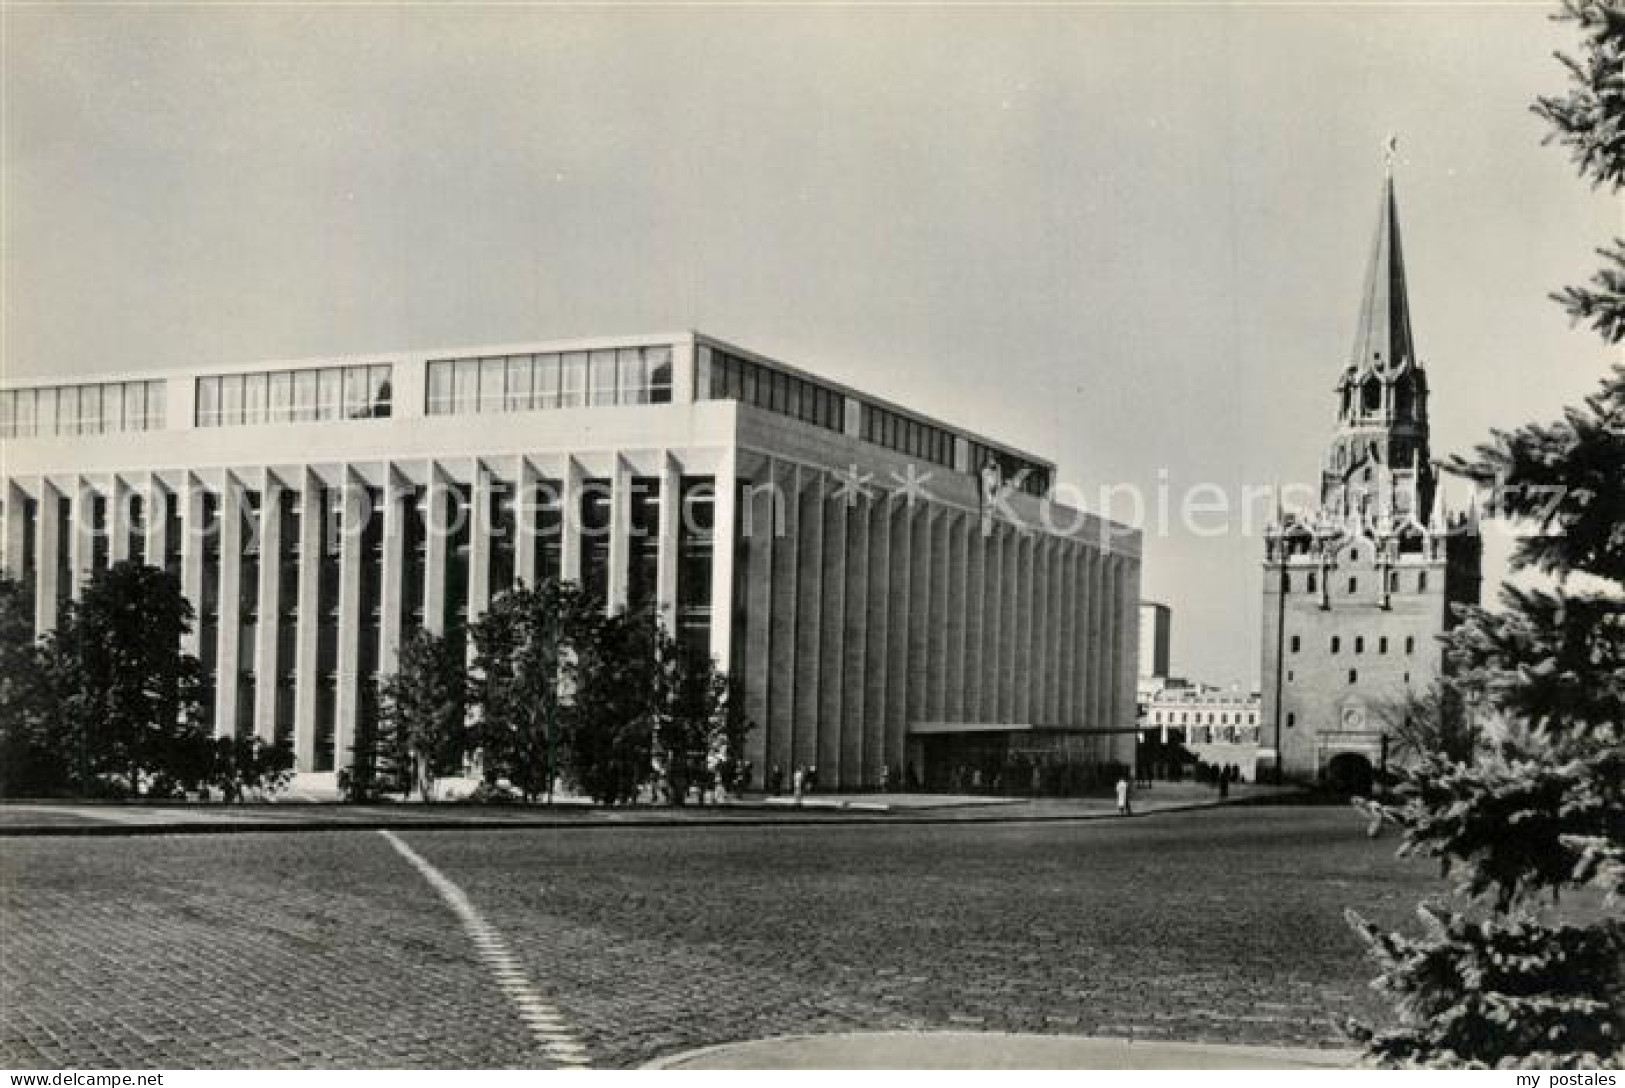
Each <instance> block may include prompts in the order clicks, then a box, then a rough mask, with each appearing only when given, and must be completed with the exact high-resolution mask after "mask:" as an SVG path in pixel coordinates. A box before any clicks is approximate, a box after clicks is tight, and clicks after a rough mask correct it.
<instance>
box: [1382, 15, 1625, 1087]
mask: <svg viewBox="0 0 1625 1088" xmlns="http://www.w3.org/2000/svg"><path fill="white" fill-rule="evenodd" d="M1558 18H1560V19H1563V20H1566V21H1569V22H1572V23H1574V24H1575V25H1576V26H1577V27H1578V29H1579V30H1580V32H1581V34H1582V49H1583V52H1582V54H1581V56H1580V57H1579V58H1578V59H1575V58H1563V62H1564V64H1565V66H1566V67H1567V69H1568V71H1569V74H1570V84H1569V90H1568V93H1567V94H1565V95H1563V96H1560V97H1550V98H1542V99H1541V100H1540V101H1539V102H1538V103H1537V104H1536V106H1535V112H1536V113H1537V114H1539V115H1540V116H1541V117H1543V118H1544V119H1545V120H1546V121H1547V122H1548V123H1549V124H1550V125H1551V126H1552V137H1551V138H1552V139H1553V140H1555V141H1556V142H1559V143H1561V144H1564V145H1566V146H1567V147H1568V148H1569V150H1570V151H1571V152H1572V154H1573V157H1574V161H1575V163H1576V164H1577V166H1578V168H1579V170H1580V173H1581V174H1582V175H1583V176H1584V177H1587V178H1589V179H1590V180H1592V181H1593V182H1594V183H1595V184H1596V185H1598V186H1600V187H1603V188H1605V189H1607V190H1609V191H1611V192H1614V193H1617V192H1618V191H1619V189H1620V187H1621V185H1622V183H1625V79H1622V78H1621V72H1622V71H1625V8H1622V7H1621V6H1620V5H1619V3H1618V2H1617V0H1572V2H1570V3H1568V4H1567V6H1565V7H1564V9H1563V11H1562V13H1561V14H1560V15H1559V16H1558ZM1601 255H1602V259H1603V262H1604V266H1603V268H1602V270H1601V271H1600V272H1598V273H1597V274H1596V275H1595V276H1594V277H1593V279H1592V280H1591V282H1590V283H1589V284H1588V285H1587V286H1584V287H1571V288H1568V289H1566V290H1564V291H1562V292H1561V293H1559V294H1558V295H1557V296H1556V297H1557V299H1558V301H1559V302H1560V303H1561V304H1562V305H1563V306H1564V307H1565V308H1566V309H1567V310H1568V312H1569V313H1570V315H1571V317H1572V318H1573V319H1574V321H1575V322H1576V323H1577V324H1584V325H1588V326H1589V327H1591V328H1592V329H1593V330H1595V331H1596V332H1598V333H1599V334H1600V335H1601V336H1602V337H1603V339H1604V340H1605V341H1606V342H1608V343H1609V344H1614V345H1617V344H1619V343H1621V341H1622V340H1625V244H1622V243H1621V242H1618V241H1616V242H1615V243H1614V245H1613V246H1612V247H1611V248H1607V249H1604V250H1602V251H1601ZM1454 467H1455V468H1456V469H1457V470H1458V471H1460V472H1463V473H1466V474H1469V475H1471V476H1474V477H1476V478H1478V479H1481V480H1484V481H1493V482H1494V483H1495V484H1496V485H1497V488H1498V491H1499V499H1500V502H1501V504H1502V509H1503V510H1504V512H1505V513H1506V514H1508V515H1509V516H1511V517H1513V518H1515V519H1518V520H1520V521H1522V522H1523V523H1524V524H1526V525H1527V526H1529V527H1530V528H1532V530H1533V531H1532V532H1531V533H1530V534H1529V535H1527V536H1526V537H1524V538H1523V539H1522V540H1521V541H1520V544H1519V547H1518V549H1517V551H1516V553H1515V555H1514V564H1515V565H1516V566H1518V567H1521V568H1532V569H1537V570H1540V571H1544V572H1546V573H1547V574H1548V575H1550V576H1551V577H1552V580H1553V582H1554V586H1553V587H1552V588H1544V589H1523V590H1520V589H1513V588H1507V589H1504V590H1503V591H1502V594H1501V602H1502V608H1501V609H1500V610H1499V611H1491V610H1488V609H1481V608H1473V609H1466V610H1464V612H1463V616H1462V622H1461V624H1460V625H1459V626H1458V627H1457V628H1456V629H1455V630H1454V631H1453V632H1452V633H1451V634H1450V636H1448V639H1447V644H1446V652H1447V653H1448V654H1449V656H1450V659H1451V661H1452V663H1453V665H1454V666H1455V670H1456V671H1455V673H1454V675H1453V676H1452V678H1451V680H1450V684H1451V685H1452V687H1453V688H1454V690H1455V691H1456V692H1457V693H1459V695H1460V697H1461V699H1462V700H1463V701H1464V703H1465V704H1466V705H1467V706H1468V707H1470V708H1472V710H1473V712H1474V713H1475V714H1477V715H1478V716H1479V717H1480V719H1481V720H1482V722H1483V723H1484V725H1485V727H1486V730H1487V736H1488V740H1489V744H1488V746H1487V750H1483V751H1480V752H1479V753H1477V754H1476V756H1475V757H1474V758H1471V759H1455V758H1452V757H1451V756H1450V755H1448V754H1444V753H1435V754H1432V755H1430V756H1427V757H1426V758H1424V759H1423V760H1422V761H1421V762H1420V764H1419V765H1418V766H1416V767H1415V768H1413V769H1411V770H1410V771H1409V772H1408V773H1407V774H1406V776H1405V780H1404V781H1403V783H1402V784H1401V787H1400V790H1399V795H1398V798H1397V800H1396V801H1395V802H1393V803H1391V804H1386V805H1375V806H1372V811H1373V812H1374V814H1375V815H1377V816H1378V817H1380V818H1382V819H1386V820H1391V821H1393V822H1395V823H1397V824H1398V825H1399V826H1400V827H1401V828H1402V829H1403V845H1402V847H1401V852H1402V853H1408V854H1415V855H1423V856H1430V857H1435V858H1438V859H1440V861H1441V862H1442V864H1443V866H1444V869H1445V871H1446V873H1447V874H1448V873H1452V872H1454V873H1456V874H1458V880H1457V882H1456V886H1455V889H1454V898H1453V900H1452V905H1448V906H1446V905H1426V906H1424V907H1423V908H1422V912H1421V913H1422V918H1423V921H1424V925H1425V932H1424V934H1423V935H1422V936H1421V937H1417V938H1412V937H1406V936H1402V935H1398V934H1390V933H1384V932H1382V931H1381V930H1379V929H1378V928H1377V927H1376V926H1373V925H1371V924H1370V923H1367V922H1365V921H1363V920H1362V919H1360V918H1358V916H1351V920H1352V921H1353V923H1354V924H1355V926H1356V928H1357V929H1358V931H1359V932H1360V933H1361V935H1362V936H1363V937H1364V938H1365V940H1366V941H1367V943H1368V945H1369V947H1370V949H1371V951H1372V953H1373V955H1374V956H1375V958H1376V959H1377V960H1378V961H1379V962H1380V963H1381V965H1382V967H1383V974H1382V976H1381V978H1379V979H1378V985H1379V986H1380V987H1382V988H1384V989H1386V990H1388V991H1390V992H1391V993H1393V994H1394V995H1395V997H1396V1001H1397V1006H1398V1011H1399V1012H1400V1014H1401V1019H1402V1022H1401V1024H1400V1026H1399V1027H1397V1028H1396V1029H1394V1030H1391V1031H1386V1032H1383V1033H1380V1034H1379V1033H1374V1032H1372V1031H1371V1030H1370V1029H1368V1028H1364V1027H1358V1026H1356V1028H1355V1031H1356V1033H1357V1035H1358V1036H1359V1037H1360V1038H1362V1039H1364V1040H1365V1042H1366V1044H1367V1048H1368V1055H1369V1057H1370V1058H1372V1059H1373V1060H1375V1061H1378V1062H1382V1063H1386V1064H1397V1065H1475V1066H1497V1067H1546V1068H1587V1067H1599V1066H1618V1065H1619V1064H1620V1063H1621V1060H1622V1058H1621V1055H1622V1053H1625V1051H1622V1047H1625V922H1622V920H1621V918H1620V914H1619V909H1618V907H1619V896H1620V894H1621V892H1622V891H1625V736H1622V735H1621V733H1622V730H1625V528H1622V526H1625V369H1622V368H1615V369H1614V371H1613V373H1612V374H1611V375H1610V376H1609V377H1608V378H1606V379H1605V380H1604V381H1603V383H1602V387H1601V389H1600V390H1599V391H1598V393H1597V394H1595V395H1594V396H1592V397H1589V398H1587V399H1586V401H1585V402H1584V404H1582V405H1580V406H1577V407H1574V408H1571V409H1569V410H1568V411H1567V412H1566V413H1565V415H1564V418H1563V419H1561V420H1558V421H1556V422H1554V423H1550V424H1545V425H1541V424H1530V425H1527V426H1524V427H1521V428H1519V429H1517V430H1515V431H1512V432H1510V433H1496V434H1494V435H1493V436H1492V438H1491V440H1490V441H1489V442H1487V443H1485V444H1484V445H1482V446H1480V447H1479V448H1478V449H1477V450H1476V451H1475V454H1474V456H1473V457H1471V458H1467V459H1462V460H1459V461H1457V462H1456V464H1455V466H1454ZM1554 500H1555V501H1554ZM1565 890H1567V891H1570V892H1577V893H1578V894H1571V895H1569V896H1567V897H1566V898H1565V899H1564V900H1559V898H1558V896H1559V893H1561V892H1563V891H1565ZM1565 906H1566V907H1567V910H1566V911H1563V909H1562V908H1563V907H1565Z"/></svg>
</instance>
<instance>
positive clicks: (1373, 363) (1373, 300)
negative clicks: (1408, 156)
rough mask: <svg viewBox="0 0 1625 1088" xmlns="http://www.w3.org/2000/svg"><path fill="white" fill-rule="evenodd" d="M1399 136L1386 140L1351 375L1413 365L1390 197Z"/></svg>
mask: <svg viewBox="0 0 1625 1088" xmlns="http://www.w3.org/2000/svg"><path fill="white" fill-rule="evenodd" d="M1398 147H1399V137H1397V136H1393V135H1390V136H1389V137H1388V141H1387V144H1386V146H1385V148H1384V153H1383V166H1384V170H1383V180H1382V203H1381V206H1380V207H1379V209H1378V213H1377V233H1376V237H1375V238H1374V239H1373V240H1372V243H1371V258H1370V261H1369V262H1368V263H1367V265H1366V271H1365V290H1364V291H1362V292H1361V294H1360V319H1359V322H1358V323H1357V324H1356V325H1355V329H1354V349H1353V356H1352V358H1350V359H1349V364H1350V365H1351V366H1353V367H1354V368H1355V369H1356V370H1366V369H1368V368H1374V369H1387V368H1389V367H1393V366H1396V365H1403V364H1405V363H1410V364H1413V365H1414V364H1415V363H1416V347H1415V343H1414V341H1413V340H1412V338H1411V306H1410V299H1409V297H1408V295H1407V293H1406V290H1405V256H1404V251H1403V249H1402V247H1401V245H1400V240H1399V204H1398V201H1397V200H1396V199H1395V197H1394V158H1395V155H1396V153H1397V151H1398Z"/></svg>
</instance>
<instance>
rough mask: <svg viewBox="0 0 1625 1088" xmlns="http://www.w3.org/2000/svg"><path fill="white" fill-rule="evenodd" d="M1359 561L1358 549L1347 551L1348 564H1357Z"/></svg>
mask: <svg viewBox="0 0 1625 1088" xmlns="http://www.w3.org/2000/svg"><path fill="white" fill-rule="evenodd" d="M1359 561H1360V549H1359V548H1350V549H1349V562H1350V563H1358V562H1359Z"/></svg>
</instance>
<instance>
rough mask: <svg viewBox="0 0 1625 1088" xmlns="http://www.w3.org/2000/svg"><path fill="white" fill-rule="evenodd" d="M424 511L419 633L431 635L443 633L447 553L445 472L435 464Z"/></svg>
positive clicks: (448, 501) (430, 471) (448, 498)
mask: <svg viewBox="0 0 1625 1088" xmlns="http://www.w3.org/2000/svg"><path fill="white" fill-rule="evenodd" d="M427 478H428V481H429V483H428V491H427V495H426V498H427V501H428V506H429V508H428V510H427V511H426V516H425V519H424V525H423V527H424V548H423V629H424V630H425V631H428V632H430V633H432V634H435V635H440V636H444V635H445V633H446V563H447V561H448V560H449V559H450V550H451V526H450V521H451V492H450V484H451V481H449V480H448V479H447V478H446V474H445V470H444V469H442V468H441V467H440V464H439V463H438V462H435V461H431V462H429V465H428V472H427Z"/></svg>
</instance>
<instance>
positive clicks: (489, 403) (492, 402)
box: [480, 359, 507, 412]
mask: <svg viewBox="0 0 1625 1088" xmlns="http://www.w3.org/2000/svg"><path fill="white" fill-rule="evenodd" d="M506 372H507V364H506V362H505V361H504V360H502V359H481V360H480V411H482V412H500V411H502V404H503V391H502V387H503V383H504V382H505V381H506V380H507V379H506V376H505V375H506Z"/></svg>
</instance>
